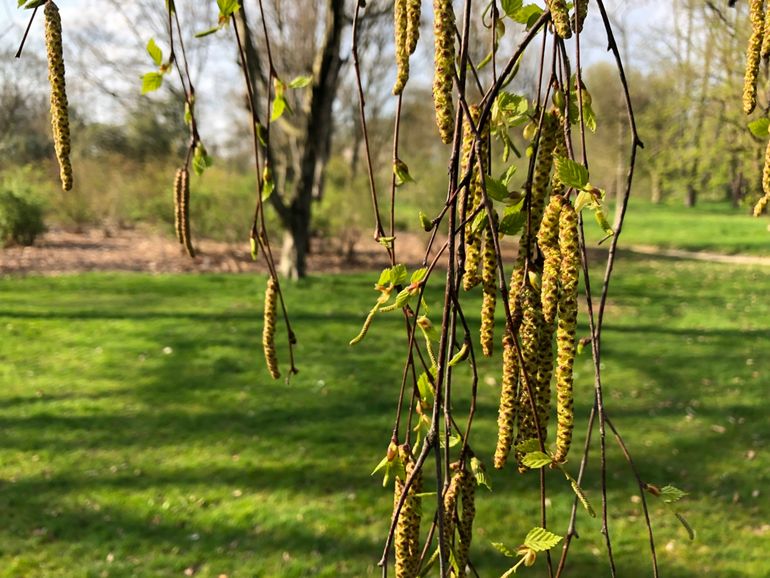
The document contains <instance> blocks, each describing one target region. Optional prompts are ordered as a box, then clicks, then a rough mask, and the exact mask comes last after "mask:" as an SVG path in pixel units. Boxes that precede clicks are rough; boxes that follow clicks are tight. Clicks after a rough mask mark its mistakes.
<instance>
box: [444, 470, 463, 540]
mask: <svg viewBox="0 0 770 578" xmlns="http://www.w3.org/2000/svg"><path fill="white" fill-rule="evenodd" d="M452 466H453V469H454V470H455V471H454V474H453V475H452V478H451V479H450V481H449V486H448V487H447V490H446V492H445V493H444V510H443V512H444V533H443V537H442V539H443V544H442V546H443V547H444V552H449V550H450V549H451V548H452V538H454V534H455V519H456V518H457V502H458V499H459V498H460V488H461V487H462V481H463V478H462V472H461V471H460V470H459V469H458V467H459V464H452Z"/></svg>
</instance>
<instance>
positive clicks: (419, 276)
mask: <svg viewBox="0 0 770 578" xmlns="http://www.w3.org/2000/svg"><path fill="white" fill-rule="evenodd" d="M427 274H428V268H427V267H422V268H421V269H417V270H416V271H415V272H414V273H412V278H411V279H409V283H411V284H412V285H416V284H417V283H420V282H421V281H422V280H423V279H425V275H427Z"/></svg>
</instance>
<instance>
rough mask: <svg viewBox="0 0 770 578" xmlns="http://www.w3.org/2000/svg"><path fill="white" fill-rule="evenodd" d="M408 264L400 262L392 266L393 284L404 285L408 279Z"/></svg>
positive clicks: (391, 276) (391, 280)
mask: <svg viewBox="0 0 770 578" xmlns="http://www.w3.org/2000/svg"><path fill="white" fill-rule="evenodd" d="M407 275H408V273H407V271H406V265H402V264H400V263H399V264H398V265H394V266H393V267H391V268H390V282H391V284H393V285H403V284H404V283H406V279H407Z"/></svg>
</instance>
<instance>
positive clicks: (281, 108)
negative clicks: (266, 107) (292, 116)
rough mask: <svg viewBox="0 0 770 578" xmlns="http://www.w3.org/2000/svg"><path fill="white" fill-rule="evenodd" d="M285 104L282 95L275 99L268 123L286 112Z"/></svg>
mask: <svg viewBox="0 0 770 578" xmlns="http://www.w3.org/2000/svg"><path fill="white" fill-rule="evenodd" d="M286 107H287V103H286V99H285V98H284V97H283V95H281V96H278V97H276V99H275V100H274V101H273V112H272V114H271V115H270V122H275V121H276V120H278V119H279V118H281V117H282V116H283V113H284V112H285V111H286Z"/></svg>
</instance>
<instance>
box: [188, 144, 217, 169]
mask: <svg viewBox="0 0 770 578" xmlns="http://www.w3.org/2000/svg"><path fill="white" fill-rule="evenodd" d="M212 164H214V159H212V158H211V157H210V156H209V155H208V153H207V152H206V147H204V146H203V144H202V143H198V145H197V146H196V147H195V152H194V153H193V161H192V167H193V172H194V173H195V174H196V175H198V176H201V175H202V174H203V171H205V170H206V169H207V168H209V167H210V166H211V165H212Z"/></svg>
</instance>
